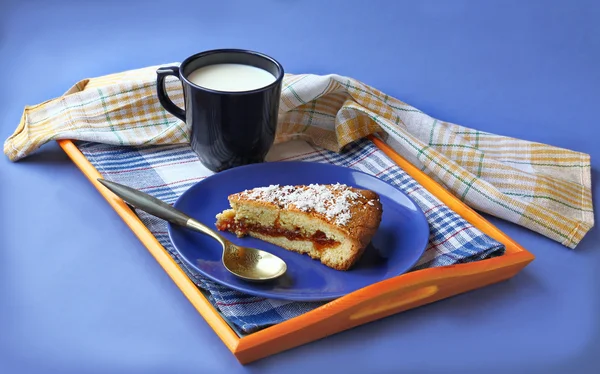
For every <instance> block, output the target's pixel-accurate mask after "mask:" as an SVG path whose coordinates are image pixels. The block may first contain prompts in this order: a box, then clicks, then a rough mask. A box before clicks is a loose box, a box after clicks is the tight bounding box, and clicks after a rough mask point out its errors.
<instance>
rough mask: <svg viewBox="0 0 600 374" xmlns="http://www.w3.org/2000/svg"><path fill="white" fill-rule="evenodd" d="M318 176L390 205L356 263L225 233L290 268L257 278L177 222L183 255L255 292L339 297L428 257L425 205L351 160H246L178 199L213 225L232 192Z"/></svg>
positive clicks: (219, 278)
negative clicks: (327, 261) (229, 265)
mask: <svg viewBox="0 0 600 374" xmlns="http://www.w3.org/2000/svg"><path fill="white" fill-rule="evenodd" d="M312 183H320V184H335V183H342V184H346V185H348V186H352V187H357V188H364V189H368V190H371V191H375V192H376V193H377V194H379V197H380V199H381V205H382V207H383V214H382V217H381V223H380V225H379V229H378V230H377V233H376V234H375V236H374V237H373V239H372V240H371V243H370V245H369V248H368V249H367V250H366V251H365V255H363V256H362V257H361V258H360V260H359V261H358V262H357V263H356V264H355V265H354V266H353V268H352V269H351V270H350V271H338V270H334V269H331V268H329V267H327V266H325V265H322V264H320V263H318V262H317V263H315V260H313V259H312V258H310V257H309V256H308V255H304V256H298V254H297V253H293V252H291V251H287V250H285V249H283V248H281V247H278V246H276V245H272V244H265V243H264V242H262V241H260V240H258V239H254V238H248V237H246V238H243V239H240V238H237V237H236V236H235V234H233V233H229V232H224V233H222V235H223V236H224V237H226V238H227V239H229V240H230V241H232V242H233V243H235V244H238V245H243V246H247V247H252V248H260V249H263V250H265V251H267V252H270V253H272V254H274V255H275V256H278V257H279V258H281V259H282V260H283V261H285V263H286V264H287V271H286V274H285V275H284V276H282V277H280V278H278V279H275V280H273V281H270V282H265V283H255V282H254V283H249V282H247V281H244V280H242V279H240V278H237V277H236V276H234V275H232V274H231V273H229V271H228V270H227V269H226V268H225V267H224V266H222V265H221V255H222V253H223V248H222V247H221V244H220V243H218V242H217V241H216V240H214V239H213V238H210V237H208V236H207V235H205V234H200V233H197V232H193V231H190V230H189V229H185V228H182V227H181V226H176V225H172V224H170V223H169V224H168V229H169V237H170V238H171V241H172V242H173V246H174V247H175V250H176V251H177V252H178V253H179V255H180V256H181V257H182V258H183V260H184V261H186V262H187V263H188V265H189V266H190V267H192V268H193V269H194V270H195V271H197V272H199V273H200V274H202V275H204V276H206V277H208V278H209V279H211V280H213V281H215V282H217V283H219V284H222V285H225V286H228V287H231V288H233V289H236V290H238V291H242V292H245V293H248V294H251V295H257V296H262V297H266V298H274V299H283V300H296V301H326V300H332V299H335V298H337V297H341V296H344V295H346V294H348V293H351V292H353V291H356V290H358V289H361V288H363V287H367V286H369V285H371V284H375V283H377V282H381V281H384V280H386V279H389V278H392V277H395V276H396V275H400V274H403V273H405V272H407V271H408V270H410V269H411V268H412V267H413V266H414V265H415V264H416V263H417V261H418V260H419V258H421V256H422V255H423V252H424V251H425V246H427V244H428V239H429V224H428V223H427V219H426V218H425V214H424V213H423V210H422V209H421V208H420V207H419V206H418V205H417V204H416V202H415V201H413V200H412V199H411V198H410V197H409V196H408V195H406V194H405V193H404V192H402V191H401V190H400V189H398V188H396V187H394V186H392V185H391V184H389V183H387V182H384V181H383V180H381V179H379V178H377V177H375V176H372V175H370V174H367V173H364V172H362V171H358V170H354V169H351V168H347V167H340V166H336V165H330V164H323V163H318V162H303V161H298V162H289V161H287V162H268V163H261V164H253V165H246V166H241V167H237V168H234V169H230V170H226V171H223V172H220V173H218V174H215V175H214V176H212V177H210V178H206V179H204V180H201V181H200V182H198V183H196V184H195V185H193V186H192V187H190V188H189V189H188V190H187V191H186V192H184V193H183V194H182V195H181V196H180V197H179V199H177V201H176V202H175V204H174V207H175V208H176V209H179V210H180V211H182V212H184V213H186V214H187V215H189V216H190V217H193V218H195V219H197V220H198V221H200V222H202V223H204V224H205V225H208V226H209V227H212V226H213V225H214V220H215V216H216V215H217V214H218V213H220V212H222V211H223V210H225V209H229V201H228V200H227V196H229V195H231V194H234V193H237V192H239V191H244V190H250V189H252V188H255V187H261V186H269V185H276V184H277V185H281V186H286V185H292V186H294V185H309V184H312ZM490 246H491V244H490ZM482 247H483V245H482Z"/></svg>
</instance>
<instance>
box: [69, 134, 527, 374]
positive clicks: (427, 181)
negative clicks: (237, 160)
mask: <svg viewBox="0 0 600 374" xmlns="http://www.w3.org/2000/svg"><path fill="white" fill-rule="evenodd" d="M371 140H372V141H373V142H374V143H375V145H377V147H379V148H380V149H381V150H382V151H383V152H384V153H385V154H386V155H387V156H388V157H390V158H391V159H392V160H393V161H394V162H396V163H397V164H398V165H399V166H400V167H401V168H402V169H403V170H404V171H406V172H407V173H408V174H409V175H411V176H412V177H413V178H414V179H415V180H416V181H417V182H419V183H420V184H421V185H422V186H423V187H425V188H426V189H427V190H429V191H430V192H431V193H433V194H434V195H435V196H437V197H438V198H439V199H440V200H441V201H442V202H444V203H445V204H446V205H448V206H449V207H450V208H451V209H453V210H454V211H455V212H456V213H458V214H460V215H461V216H462V217H463V218H464V219H466V220H467V221H469V222H470V223H471V224H472V225H474V226H475V227H477V228H479V229H480V230H481V231H483V232H485V233H486V234H488V235H489V236H491V237H492V238H494V239H496V240H498V241H499V242H501V243H503V244H504V245H505V246H506V252H505V254H504V255H502V256H499V257H495V258H491V259H487V260H482V261H478V262H473V263H466V264H459V265H451V266H444V267H436V268H430V269H423V270H418V271H413V272H410V273H406V274H403V275H399V276H397V277H394V278H391V279H388V280H386V281H382V282H379V283H376V284H373V285H371V286H368V287H365V288H363V289H360V290H358V291H355V292H353V293H351V294H348V295H346V296H344V297H341V298H339V299H336V300H333V301H331V302H329V303H327V304H325V305H323V306H321V307H319V308H317V309H314V310H312V311H310V312H307V313H305V314H302V315H300V316H298V317H295V318H293V319H290V320H288V321H285V322H282V323H279V324H277V325H274V326H271V327H268V328H265V329H263V330H260V331H257V332H254V333H252V334H250V335H247V336H243V337H240V336H239V335H238V334H237V333H236V332H235V331H234V330H233V329H232V328H231V327H230V326H229V324H228V323H227V322H226V321H225V320H224V319H223V317H222V316H221V315H220V314H219V312H218V311H217V310H216V309H215V308H214V307H213V306H212V304H210V302H209V301H208V299H207V298H206V297H205V296H204V294H203V293H202V292H201V291H200V289H199V288H198V287H197V286H196V285H195V284H194V283H193V282H192V281H191V280H190V279H189V278H188V277H187V276H186V275H185V273H184V272H183V270H182V269H181V268H180V267H179V265H177V264H176V263H175V261H174V260H173V259H172V258H171V256H170V255H169V254H168V252H167V251H166V250H165V249H164V247H163V246H162V245H161V244H160V243H159V242H158V240H156V238H155V237H154V235H152V233H151V232H150V231H149V230H148V228H147V227H146V226H145V225H144V224H143V223H142V221H140V219H139V218H138V217H137V216H136V215H135V213H134V212H133V211H132V210H131V209H130V208H129V207H128V206H127V205H126V204H125V203H124V202H123V201H122V200H121V199H119V198H118V197H117V196H115V195H114V194H112V193H111V192H109V191H108V190H107V189H106V188H101V186H102V185H101V184H100V183H98V181H97V180H96V179H97V178H100V177H101V175H100V173H99V172H98V171H97V170H96V169H95V168H94V166H92V164H91V163H90V162H89V161H88V160H87V159H86V158H85V156H84V155H83V154H82V153H81V152H80V151H79V149H78V148H77V147H76V146H75V144H74V143H73V142H71V141H70V140H60V141H58V143H59V144H60V146H61V147H62V148H63V150H64V151H65V152H66V153H67V155H69V157H70V158H71V159H72V160H73V162H74V163H75V164H76V165H77V166H78V167H79V169H80V170H81V171H82V172H83V173H84V174H85V176H86V177H87V178H88V179H89V180H90V181H91V182H92V184H93V185H94V186H95V187H96V188H97V189H98V191H100V193H101V194H102V195H103V196H104V197H105V198H106V200H107V201H108V203H109V204H110V205H111V206H112V207H113V209H115V210H116V211H117V213H118V214H119V215H120V216H121V218H122V219H123V220H124V221H125V223H126V224H127V225H128V226H129V227H130V228H131V230H132V231H133V232H134V233H135V234H136V235H137V237H138V238H139V239H140V240H141V242H142V243H143V244H144V245H145V246H146V248H148V251H149V252H150V253H151V254H152V255H153V256H154V258H155V259H156V261H158V262H159V263H160V265H161V266H162V267H163V269H164V270H165V271H166V272H167V274H169V276H170V277H171V278H172V279H173V281H174V282H175V284H176V285H177V286H178V287H179V288H180V289H181V291H182V292H183V294H184V295H185V296H186V297H187V298H188V300H189V301H190V302H191V303H192V305H193V306H194V307H195V308H196V310H198V312H199V313H200V314H201V315H202V317H204V319H205V320H206V321H207V322H208V324H209V325H210V326H211V327H212V329H213V330H214V331H215V333H216V334H217V335H218V336H219V337H220V338H221V340H222V341H223V343H225V345H226V346H227V348H229V350H230V351H231V352H232V353H233V354H234V355H235V357H236V358H237V359H238V361H239V362H241V363H242V364H246V363H249V362H252V361H255V360H258V359H261V358H264V357H266V356H270V355H273V354H275V353H278V352H281V351H284V350H288V349H290V348H293V347H297V346H299V345H302V344H306V343H309V342H311V341H314V340H317V339H321V338H323V337H325V336H328V335H331V334H335V333H338V332H341V331H343V330H347V329H350V328H352V327H355V326H358V325H362V324H364V323H367V322H371V321H374V320H377V319H380V318H383V317H386V316H389V315H392V314H395V313H399V312H402V311H404V310H407V309H411V308H415V307H418V306H421V305H425V304H428V303H431V302H434V301H437V300H440V299H444V298H446V297H450V296H454V295H457V294H460V293H463V292H467V291H470V290H473V289H476V288H479V287H484V286H487V285H490V284H492V283H496V282H500V281H503V280H506V279H509V278H511V277H512V276H514V275H515V274H517V273H518V272H519V271H520V270H521V269H523V268H524V267H525V266H526V265H527V264H529V263H530V262H531V261H532V260H533V259H534V256H533V254H531V253H530V252H528V251H527V250H525V249H524V248H522V247H521V246H520V245H518V244H517V243H516V242H514V241H513V240H512V239H511V238H510V237H508V236H507V235H506V234H504V233H503V232H502V231H500V230H499V229H498V228H496V227H495V226H493V225H492V224H491V223H489V222H488V221H487V220H485V219H484V218H483V217H482V216H480V215H479V214H477V213H476V212H475V211H474V210H472V209H471V208H469V207H468V206H466V205H465V204H464V203H463V202H462V201H460V200H458V199H457V198H456V197H455V196H454V195H452V194H451V193H449V192H448V191H446V190H445V189H444V188H443V187H442V186H440V185H439V184H438V183H437V182H435V181H434V180H432V179H431V178H430V177H428V176H427V175H425V174H424V173H423V172H421V171H420V170H419V169H418V168H416V167H415V166H413V165H412V164H410V163H409V162H408V161H406V160H405V159H404V158H402V157H401V156H399V155H398V154H397V153H396V152H394V151H393V150H392V149H391V148H390V147H388V146H387V145H386V144H385V143H384V142H382V141H381V140H379V139H377V138H372V139H371Z"/></svg>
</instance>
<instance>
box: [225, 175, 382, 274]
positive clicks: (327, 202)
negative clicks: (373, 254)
mask: <svg viewBox="0 0 600 374" xmlns="http://www.w3.org/2000/svg"><path fill="white" fill-rule="evenodd" d="M228 200H229V204H230V205H231V209H227V210H225V211H223V212H222V213H219V214H217V217H216V218H217V222H216V226H217V229H219V230H221V231H226V230H227V231H230V232H233V233H235V234H236V235H237V236H238V237H243V236H246V235H250V236H252V237H255V238H258V239H261V240H264V241H266V242H269V243H272V244H275V245H278V246H280V247H283V248H285V249H287V250H290V251H294V252H298V253H306V254H308V255H309V256H310V257H312V258H313V259H319V260H320V261H321V262H322V263H323V264H324V265H326V266H329V267H331V268H334V269H337V270H348V269H349V268H350V267H352V265H354V264H355V263H356V261H357V260H358V259H359V258H360V256H361V255H362V254H363V252H364V250H365V248H366V247H367V245H368V244H369V242H370V241H371V238H372V237H373V235H375V232H376V231H377V229H378V227H379V224H380V223H381V214H382V212H383V208H382V206H381V202H380V201H379V195H377V194H376V193H375V192H373V191H370V190H363V189H357V188H353V187H349V186H346V185H344V184H339V183H338V184H329V185H322V184H321V185H319V184H311V185H306V186H305V185H300V186H279V185H271V186H268V187H260V188H254V189H252V190H246V191H243V192H239V193H236V194H233V195H230V196H229V197H228Z"/></svg>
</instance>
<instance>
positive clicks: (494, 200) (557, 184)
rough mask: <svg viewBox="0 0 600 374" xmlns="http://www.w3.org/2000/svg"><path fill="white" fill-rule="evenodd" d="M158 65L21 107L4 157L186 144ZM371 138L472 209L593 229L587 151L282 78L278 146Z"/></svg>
mask: <svg viewBox="0 0 600 374" xmlns="http://www.w3.org/2000/svg"><path fill="white" fill-rule="evenodd" d="M157 68H158V66H154V67H148V68H143V69H137V70H132V71H127V72H123V73H118V74H112V75H108V76H103V77H99V78H94V79H85V80H83V81H80V82H78V83H77V84H76V85H74V86H73V87H72V88H71V89H70V90H68V91H67V92H66V93H65V94H64V95H63V96H61V97H59V98H56V99H53V100H49V101H46V102H44V103H41V104H38V105H34V106H31V107H26V108H25V111H24V113H23V116H22V119H21V122H20V124H19V126H18V128H17V130H16V131H15V133H14V134H13V135H12V136H10V137H9V138H8V139H7V140H6V142H5V144H4V152H5V154H6V155H7V156H8V157H9V158H10V159H11V160H18V159H20V158H22V157H25V156H27V155H28V154H30V153H31V152H33V151H34V150H36V149H37V148H38V147H40V146H41V145H42V144H44V143H46V142H48V141H50V140H54V139H75V140H84V141H91V142H98V143H105V144H112V145H134V146H140V145H164V144H186V143H188V141H189V127H188V126H186V124H185V123H183V122H181V121H180V120H178V119H177V118H175V117H174V116H172V115H171V114H169V113H168V112H166V111H165V110H164V109H163V108H162V107H161V105H160V104H159V102H158V100H157V97H156V88H155V84H156V83H155V81H156V69H157ZM167 90H168V91H169V95H170V97H171V98H172V99H173V100H174V101H175V102H176V103H177V104H178V105H179V106H183V92H182V89H181V84H180V83H179V81H177V80H176V79H175V78H173V77H170V78H169V79H167ZM374 133H378V134H381V135H382V136H383V137H384V139H385V140H386V141H387V143H388V144H389V145H390V146H391V147H392V148H393V149H394V150H395V151H396V152H398V153H399V154H400V155H402V156H403V157H404V158H406V159H407V160H408V161H409V162H411V163H413V164H414V165H416V166H417V167H419V168H421V170H423V171H424V172H425V173H427V174H428V175H429V176H431V177H432V178H434V179H435V180H437V181H438V182H439V183H441V184H442V185H443V186H444V187H445V188H446V189H448V190H449V191H451V192H452V193H453V194H454V195H455V196H457V197H459V198H460V199H461V200H463V201H464V202H465V203H466V204H467V205H469V206H471V207H472V208H474V209H477V210H479V211H482V212H486V213H489V214H491V215H494V216H497V217H500V218H503V219H506V220H508V221H511V222H514V223H517V224H519V225H522V226H524V227H527V228H529V229H531V230H534V231H536V232H538V233H541V234H543V235H545V236H547V237H549V238H552V239H553V240H556V241H559V242H560V243H562V244H563V245H565V246H567V247H570V248H575V246H576V245H577V244H578V243H579V242H580V241H581V239H582V238H583V237H584V235H585V234H586V233H587V232H588V231H589V229H590V228H591V227H592V226H593V225H594V213H593V206H592V196H591V167H590V157H589V155H587V154H583V153H579V152H574V151H570V150H567V149H562V148H558V147H553V146H549V145H545V144H540V143H534V142H529V141H525V140H519V139H514V138H509V137H505V136H500V135H495V134H490V133H487V132H482V131H478V130H475V129H471V128H467V127H463V126H459V125H455V124H452V123H448V122H444V121H441V120H438V119H435V118H432V117H430V116H428V115H427V114H425V113H423V112H422V111H420V110H418V109H416V108H414V107H412V106H410V105H408V104H406V103H404V102H402V101H400V100H398V99H396V98H393V97H391V96H389V95H386V94H385V93H383V92H381V91H378V90H376V89H375V88H372V87H369V86H367V85H365V84H362V83H361V82H359V81H357V80H355V79H352V78H348V77H343V76H339V75H325V76H318V75H312V74H300V75H289V74H288V75H286V76H285V78H284V84H283V90H282V97H281V105H280V112H279V126H278V130H277V137H276V142H277V143H281V142H284V141H288V140H292V139H303V140H307V141H309V142H311V143H312V144H315V145H317V146H320V147H323V148H325V149H328V150H330V151H334V152H340V151H343V150H344V147H345V146H347V145H348V144H350V143H352V142H354V141H356V140H358V139H361V138H364V137H365V136H367V135H369V134H374Z"/></svg>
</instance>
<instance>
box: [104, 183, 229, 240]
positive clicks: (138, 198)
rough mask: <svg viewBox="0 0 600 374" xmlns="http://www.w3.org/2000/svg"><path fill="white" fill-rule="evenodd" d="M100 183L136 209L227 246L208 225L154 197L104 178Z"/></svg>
mask: <svg viewBox="0 0 600 374" xmlns="http://www.w3.org/2000/svg"><path fill="white" fill-rule="evenodd" d="M98 182H100V183H101V184H102V185H104V186H105V187H106V188H108V189H109V190H111V191H112V192H113V193H114V194H115V195H117V196H119V197H120V198H121V199H123V200H124V201H125V202H127V203H129V204H131V205H133V206H134V207H136V208H139V209H141V210H143V211H145V212H147V213H149V214H152V215H153V216H156V217H158V218H161V219H164V220H165V221H169V222H171V223H174V224H176V225H179V226H183V227H187V228H188V229H191V230H194V231H198V232H201V233H203V234H206V235H208V236H210V237H212V238H214V239H215V240H217V241H219V242H220V243H221V244H222V245H225V241H224V239H223V238H222V237H221V235H219V234H217V233H216V232H215V231H214V230H211V229H210V228H208V227H207V226H206V225H204V224H202V223H200V222H198V221H196V220H195V219H193V218H191V217H190V216H188V215H186V214H185V213H183V212H181V211H179V210H177V209H175V208H173V207H172V206H170V205H169V204H167V203H165V202H164V201H162V200H159V199H157V198H156V197H154V196H151V195H148V194H147V193H144V192H142V191H139V190H136V189H135V188H131V187H128V186H125V185H122V184H119V183H116V182H111V181H107V180H104V179H102V178H98Z"/></svg>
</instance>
